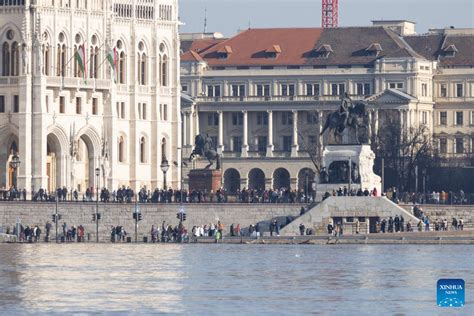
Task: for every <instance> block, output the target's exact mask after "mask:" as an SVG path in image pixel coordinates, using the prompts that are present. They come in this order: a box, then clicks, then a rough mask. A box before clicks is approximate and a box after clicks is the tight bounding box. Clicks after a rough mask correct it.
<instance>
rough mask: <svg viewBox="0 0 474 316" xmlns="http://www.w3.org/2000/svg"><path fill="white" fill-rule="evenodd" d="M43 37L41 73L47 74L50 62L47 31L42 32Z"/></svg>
mask: <svg viewBox="0 0 474 316" xmlns="http://www.w3.org/2000/svg"><path fill="white" fill-rule="evenodd" d="M43 38H44V41H45V42H46V43H45V44H43V48H42V50H43V69H42V71H43V74H44V75H46V76H49V74H50V73H49V71H50V69H49V68H50V63H49V59H50V45H49V42H48V41H49V37H48V33H46V32H45V33H44V34H43Z"/></svg>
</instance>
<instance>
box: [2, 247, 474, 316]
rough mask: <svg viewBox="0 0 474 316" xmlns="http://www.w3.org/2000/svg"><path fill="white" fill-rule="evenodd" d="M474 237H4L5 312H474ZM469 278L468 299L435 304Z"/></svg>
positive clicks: (195, 313) (3, 291)
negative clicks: (328, 242)
mask: <svg viewBox="0 0 474 316" xmlns="http://www.w3.org/2000/svg"><path fill="white" fill-rule="evenodd" d="M473 253H474V246H463V245H456V246H450V245H439V246H436V245H337V246H316V245H281V246H280V245H225V244H222V245H179V244H169V245H161V244H158V245H152V244H141V245H135V244H112V245H111V244H99V245H96V244H69V245H56V244H49V245H45V244H37V245H31V244H16V245H15V244H9V245H7V244H3V245H2V244H0V314H2V315H24V314H28V313H31V314H43V313H54V314H56V313H57V314H63V313H66V312H68V313H71V312H72V313H79V314H88V313H93V312H100V313H109V314H116V313H123V314H130V313H131V314H139V313H145V314H150V313H153V314H156V313H171V314H193V315H205V314H221V315H222V314H229V315H235V314H236V315H240V314H241V315H244V314H246V315H259V314H273V315H282V314H283V315H301V314H309V313H311V314H324V315H325V314H331V315H360V314H372V315H382V314H384V315H385V314H386V315H392V314H398V315H408V314H410V315H411V314H417V315H418V314H422V315H425V314H426V315H460V314H466V315H469V314H470V315H473V314H474V300H473V299H474V291H473V289H474V255H473ZM440 278H462V279H464V280H465V282H466V287H467V293H466V300H467V301H466V306H465V307H464V308H461V309H446V308H438V307H437V306H436V282H437V280H438V279H440Z"/></svg>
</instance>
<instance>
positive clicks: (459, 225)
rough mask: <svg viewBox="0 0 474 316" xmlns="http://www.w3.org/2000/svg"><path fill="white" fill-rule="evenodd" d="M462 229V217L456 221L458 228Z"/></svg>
mask: <svg viewBox="0 0 474 316" xmlns="http://www.w3.org/2000/svg"><path fill="white" fill-rule="evenodd" d="M463 229H464V220H463V219H462V217H461V218H460V219H459V221H458V230H463Z"/></svg>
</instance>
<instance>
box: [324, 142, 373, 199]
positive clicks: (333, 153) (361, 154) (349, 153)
mask: <svg viewBox="0 0 474 316" xmlns="http://www.w3.org/2000/svg"><path fill="white" fill-rule="evenodd" d="M349 160H350V161H351V162H352V164H353V165H355V166H356V168H357V174H358V179H357V180H356V181H352V182H351V188H353V189H359V188H361V189H362V190H365V189H367V190H369V191H371V190H373V189H374V188H376V189H377V192H378V195H379V196H380V194H381V190H382V180H381V178H380V177H379V176H378V175H376V174H375V173H374V169H373V168H374V160H375V154H374V152H373V151H372V149H371V148H370V145H328V146H326V148H325V149H324V151H323V167H326V170H328V171H329V170H330V168H331V165H332V164H333V163H338V162H348V161H349ZM320 180H323V179H320ZM330 180H331V179H330ZM344 186H345V187H348V186H349V181H348V180H347V181H346V182H334V181H329V183H320V184H319V185H318V188H317V190H318V195H319V196H321V195H320V194H324V193H325V192H329V193H331V192H332V190H337V189H339V188H340V187H344Z"/></svg>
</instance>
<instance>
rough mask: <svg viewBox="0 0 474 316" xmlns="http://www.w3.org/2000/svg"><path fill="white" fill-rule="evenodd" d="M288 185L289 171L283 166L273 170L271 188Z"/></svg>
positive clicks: (277, 188)
mask: <svg viewBox="0 0 474 316" xmlns="http://www.w3.org/2000/svg"><path fill="white" fill-rule="evenodd" d="M289 187H290V173H289V172H288V170H286V169H285V168H278V169H276V170H275V171H274V172H273V189H275V190H279V189H281V188H289Z"/></svg>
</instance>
